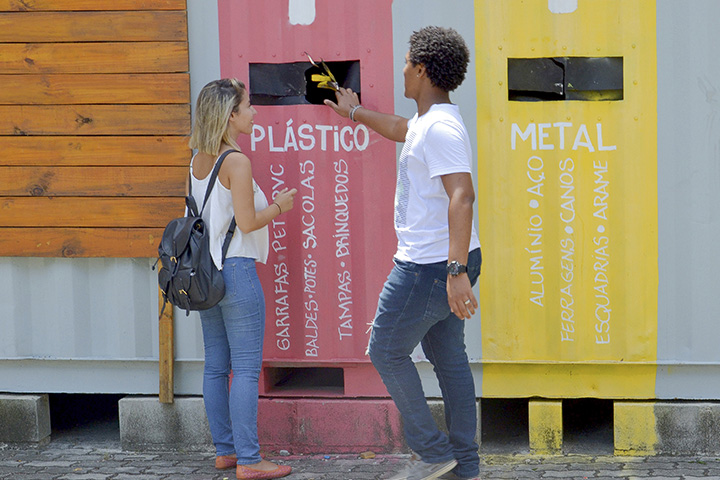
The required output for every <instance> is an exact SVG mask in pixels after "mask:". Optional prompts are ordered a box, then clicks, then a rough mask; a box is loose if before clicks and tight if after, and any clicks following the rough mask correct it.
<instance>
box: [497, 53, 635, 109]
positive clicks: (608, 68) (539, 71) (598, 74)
mask: <svg viewBox="0 0 720 480" xmlns="http://www.w3.org/2000/svg"><path fill="white" fill-rule="evenodd" d="M507 85H508V100H510V101H515V102H543V101H561V100H579V101H618V100H622V99H623V94H624V91H623V57H552V58H508V82H507Z"/></svg>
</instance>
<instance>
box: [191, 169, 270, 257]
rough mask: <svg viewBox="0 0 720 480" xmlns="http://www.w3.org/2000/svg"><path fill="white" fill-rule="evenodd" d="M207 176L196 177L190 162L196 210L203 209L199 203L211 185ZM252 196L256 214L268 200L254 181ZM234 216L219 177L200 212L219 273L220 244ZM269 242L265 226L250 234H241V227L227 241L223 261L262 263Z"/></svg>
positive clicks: (266, 254) (228, 195)
mask: <svg viewBox="0 0 720 480" xmlns="http://www.w3.org/2000/svg"><path fill="white" fill-rule="evenodd" d="M216 161H217V159H216ZM210 175H211V174H210V173H208V175H207V176H206V177H205V178H203V179H202V180H199V179H197V178H195V175H194V174H193V166H192V161H191V162H190V179H191V180H190V181H191V182H192V195H193V198H194V199H195V203H196V204H197V206H198V209H201V210H202V208H203V205H202V202H203V200H204V199H205V192H206V191H207V186H208V183H209V182H210ZM253 194H254V200H255V210H256V211H259V210H262V209H264V208H267V206H268V201H267V198H265V194H264V193H263V191H262V190H260V187H259V186H258V184H257V183H255V179H253ZM234 214H235V213H234V210H233V204H232V194H231V193H230V190H229V189H227V188H225V187H224V186H223V184H222V183H220V179H219V178H218V179H216V180H215V186H214V187H213V189H212V192H210V198H209V199H208V205H207V207H205V210H203V214H202V217H203V220H205V223H206V224H207V225H208V230H209V232H210V255H211V256H212V259H213V262H214V263H215V266H216V267H217V268H218V269H219V270H222V246H223V242H225V234H227V231H228V227H229V226H230V222H231V221H232V218H233V215H234ZM269 242H270V239H269V233H268V227H267V225H266V226H264V227H263V228H260V229H258V230H255V231H254V232H250V233H243V232H242V231H241V230H240V228H238V227H235V233H234V235H233V238H232V240H230V246H229V247H228V251H227V255H226V256H225V258H231V257H247V258H254V259H255V260H256V261H258V262H261V263H265V262H266V261H267V257H268V252H269Z"/></svg>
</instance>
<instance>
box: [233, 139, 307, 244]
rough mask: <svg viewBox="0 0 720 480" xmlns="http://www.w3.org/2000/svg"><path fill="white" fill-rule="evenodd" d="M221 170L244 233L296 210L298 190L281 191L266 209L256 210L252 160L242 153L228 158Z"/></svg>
mask: <svg viewBox="0 0 720 480" xmlns="http://www.w3.org/2000/svg"><path fill="white" fill-rule="evenodd" d="M221 170H223V171H224V172H223V173H225V174H226V175H227V179H228V182H229V184H230V193H231V194H232V202H233V211H234V212H235V222H236V223H237V226H238V228H240V230H241V231H242V232H243V233H250V232H254V231H255V230H259V229H261V228H263V227H264V226H265V225H267V224H268V223H270V222H271V221H272V220H273V219H274V218H275V217H277V216H278V215H280V214H281V213H285V212H287V211H288V210H290V209H292V208H293V199H294V197H295V194H296V193H297V189H295V188H293V189H287V188H284V189H282V190H281V191H280V192H279V193H278V194H277V195H276V196H275V199H274V200H273V202H272V203H270V205H268V206H267V207H266V208H264V209H262V210H260V211H256V210H255V195H254V192H253V181H252V167H251V165H250V159H249V158H248V157H247V156H246V155H244V154H242V153H240V152H233V153H231V154H230V155H228V156H227V158H226V159H225V162H224V163H223V165H222V167H221Z"/></svg>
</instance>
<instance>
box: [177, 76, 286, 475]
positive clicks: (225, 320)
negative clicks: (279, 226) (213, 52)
mask: <svg viewBox="0 0 720 480" xmlns="http://www.w3.org/2000/svg"><path fill="white" fill-rule="evenodd" d="M256 113H257V112H256V110H255V108H253V106H252V105H251V104H250V96H249V94H248V91H247V89H246V88H245V85H243V83H241V82H239V81H237V80H236V79H222V80H216V81H213V82H210V83H209V84H207V85H206V86H205V87H204V88H203V89H202V91H201V92H200V95H199V96H198V99H197V107H196V110H195V120H194V123H193V129H192V135H191V137H190V148H193V149H197V153H196V154H195V156H194V157H193V159H192V161H191V163H190V174H191V175H190V178H191V180H190V181H191V182H192V194H193V197H194V198H195V201H196V203H197V205H198V208H202V207H203V200H204V196H205V191H206V188H207V185H208V182H209V181H210V174H211V172H212V169H213V167H214V165H215V162H216V161H217V159H218V157H219V156H220V155H222V154H223V153H224V152H226V151H228V150H234V151H231V153H229V154H228V155H227V157H226V158H225V160H224V162H223V164H222V166H221V168H220V171H219V174H218V177H217V180H216V183H215V185H214V187H213V190H212V192H211V194H210V197H209V198H208V204H207V205H206V206H205V210H204V211H203V218H204V220H205V221H206V223H207V224H208V225H209V233H210V239H211V240H210V241H211V254H212V257H213V261H214V262H215V264H216V265H217V267H218V268H221V269H222V271H223V278H224V280H225V288H226V291H225V297H224V298H223V300H222V301H220V303H219V304H218V305H216V306H215V307H213V308H211V309H208V310H203V311H201V312H200V318H201V320H202V332H203V340H204V344H205V370H204V375H203V398H204V401H205V411H206V412H207V417H208V422H209V424H210V433H211V434H212V438H213V443H214V444H215V449H216V454H217V457H216V459H215V466H216V468H219V469H226V468H236V476H237V478H239V479H266V478H279V477H284V476H286V475H289V474H290V471H291V469H290V467H288V466H284V465H276V464H274V463H272V462H269V461H267V460H264V459H262V458H261V457H260V446H259V443H258V436H257V406H258V379H259V376H260V366H261V363H262V349H263V335H264V331H265V299H264V295H263V291H262V287H261V286H260V281H259V279H258V276H257V272H256V270H255V263H256V262H262V263H265V261H266V260H267V256H268V248H269V243H268V228H267V225H268V223H270V222H271V221H272V220H273V219H274V218H276V217H277V216H278V215H280V214H282V213H285V212H287V211H289V210H290V209H291V208H292V207H293V198H294V196H295V193H297V190H296V189H294V188H293V189H287V188H285V189H283V190H281V191H280V192H279V193H278V194H277V195H276V197H275V199H274V200H273V202H272V203H268V201H267V198H266V197H265V195H264V193H263V192H262V190H261V189H260V187H259V186H258V185H257V183H255V180H254V179H253V176H252V165H251V162H250V159H249V158H248V157H247V156H246V155H244V154H243V153H241V152H240V147H239V146H238V144H237V142H236V138H237V137H238V135H240V134H245V135H249V134H251V133H252V128H253V118H254V117H255V115H256ZM233 215H234V216H235V220H236V222H237V228H236V230H235V234H234V236H233V237H232V240H231V241H230V244H229V247H228V250H227V254H226V257H225V261H224V264H223V256H222V245H223V241H224V239H225V234H226V232H227V230H228V227H229V225H230V222H231V220H232V217H233ZM230 370H232V372H233V381H232V388H229V387H228V383H229V375H230Z"/></svg>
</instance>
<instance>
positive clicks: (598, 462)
mask: <svg viewBox="0 0 720 480" xmlns="http://www.w3.org/2000/svg"><path fill="white" fill-rule="evenodd" d="M407 458H408V457H407V456H406V455H379V456H376V457H375V458H372V459H361V458H360V457H359V456H356V455H327V456H323V455H316V456H286V457H275V458H273V459H272V460H274V461H278V462H280V463H284V464H287V465H291V466H292V467H293V469H294V471H293V474H292V475H291V476H289V477H287V478H288V479H289V480H382V479H386V478H388V477H390V476H392V475H393V472H395V471H396V470H397V469H399V468H400V467H401V466H402V464H403V462H404V461H405V460H406V459H407ZM480 475H481V478H484V479H485V478H487V479H578V480H584V479H590V478H593V479H598V478H600V479H612V480H622V479H656V480H683V479H720V458H716V457H702V456H697V457H687V456H684V457H671V456H662V457H657V456H655V457H613V456H609V455H606V456H593V455H565V456H547V457H544V456H532V455H483V456H481V465H480ZM234 478H235V476H234V472H233V471H225V472H219V471H218V470H215V468H214V467H213V454H212V452H211V451H209V450H208V451H207V452H191V453H183V452H177V451H173V452H125V451H122V450H121V449H120V445H119V442H108V441H105V442H80V443H78V442H71V441H52V442H51V443H50V444H48V445H46V446H42V447H27V448H21V447H18V446H15V445H4V444H0V479H2V480H6V479H7V480H51V479H52V480H106V479H112V480H163V479H173V480H178V479H183V480H185V479H187V480H190V479H192V480H223V479H228V480H232V479H234Z"/></svg>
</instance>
